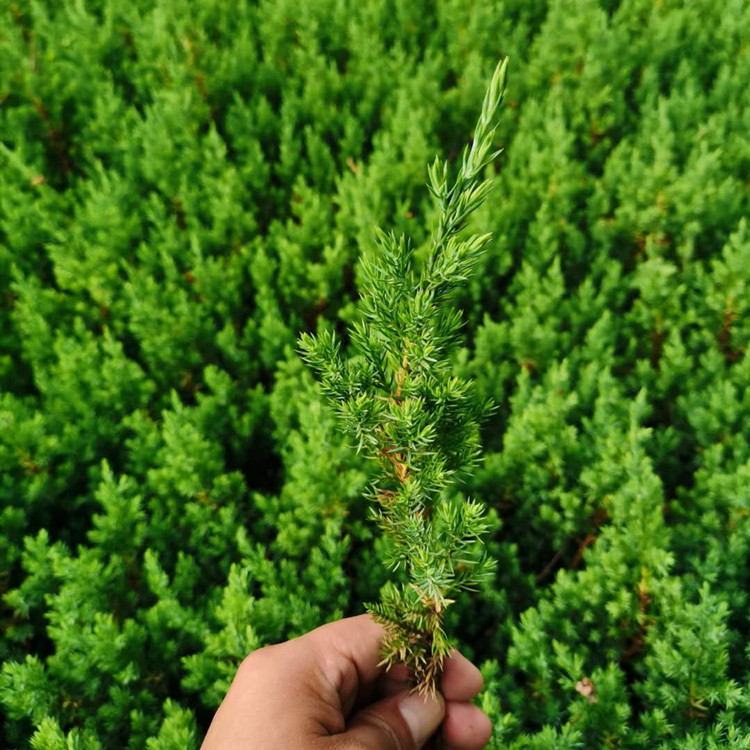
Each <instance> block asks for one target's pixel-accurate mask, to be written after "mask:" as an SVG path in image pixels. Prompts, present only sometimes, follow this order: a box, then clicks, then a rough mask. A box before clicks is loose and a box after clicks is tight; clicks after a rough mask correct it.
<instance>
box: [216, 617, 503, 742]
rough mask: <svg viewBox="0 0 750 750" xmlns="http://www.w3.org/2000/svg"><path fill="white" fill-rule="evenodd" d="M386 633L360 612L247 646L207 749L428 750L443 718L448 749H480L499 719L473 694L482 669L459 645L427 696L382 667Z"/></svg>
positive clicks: (399, 670)
mask: <svg viewBox="0 0 750 750" xmlns="http://www.w3.org/2000/svg"><path fill="white" fill-rule="evenodd" d="M382 637H383V629H382V628H381V627H380V625H377V624H376V623H375V622H373V620H372V619H371V618H370V617H369V615H362V616H361V617H352V618H349V619H346V620H339V621H338V622H333V623H330V624H328V625H323V626H322V627H320V628H317V629H316V630H313V631H311V632H310V633H307V634H305V635H303V636H301V637H300V638H295V639H294V640H292V641H287V642H286V643H281V644H279V645H276V646H269V647H267V648H263V649H260V650H258V651H255V652H254V653H252V654H250V656H248V657H247V658H246V659H245V661H244V662H243V663H242V665H241V666H240V668H239V670H238V671H237V674H236V676H235V678H234V681H233V682H232V685H231V687H230V688H229V692H228V693H227V695H226V697H225V698H224V701H223V703H222V704H221V706H219V709H218V711H217V712H216V715H215V716H214V719H213V722H212V723H211V727H210V728H209V730H208V734H207V735H206V739H205V741H204V742H203V745H202V746H201V750H421V748H423V747H425V743H426V742H427V741H428V739H429V738H430V737H431V736H432V734H433V733H434V732H435V731H436V730H438V728H439V727H440V725H441V724H442V727H441V728H440V731H441V732H442V736H443V743H444V744H443V748H444V750H481V748H483V747H484V746H485V745H486V744H487V742H488V741H489V738H490V735H491V732H492V726H491V724H490V721H489V719H488V718H487V717H486V716H485V714H484V713H483V712H482V711H481V710H480V709H479V708H478V707H477V706H475V705H473V704H472V703H471V700H472V699H473V698H474V697H475V696H476V695H477V693H479V691H480V690H481V689H482V676H481V674H480V673H479V670H478V669H477V668H476V667H475V666H474V665H473V664H472V663H471V662H470V661H469V660H468V659H466V658H465V657H464V656H462V655H461V654H459V653H458V652H457V651H454V652H453V654H452V655H451V656H450V658H449V659H448V660H447V661H446V664H445V671H444V673H443V679H442V682H441V694H438V695H437V696H436V697H434V698H427V699H425V698H422V697H420V696H418V695H414V694H412V693H411V692H410V691H409V689H408V686H407V685H406V682H405V679H406V672H405V670H404V669H403V668H399V667H396V668H394V669H392V670H390V671H388V672H385V671H384V669H383V667H380V666H378V661H379V658H378V648H379V645H380V641H381V639H382Z"/></svg>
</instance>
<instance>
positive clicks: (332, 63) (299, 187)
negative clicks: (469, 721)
mask: <svg viewBox="0 0 750 750" xmlns="http://www.w3.org/2000/svg"><path fill="white" fill-rule="evenodd" d="M0 19H2V20H1V21H0V384H1V388H0V593H1V594H2V600H0V660H2V662H3V667H2V671H1V672H0V746H2V747H7V748H18V749H22V748H23V749H25V748H34V750H58V749H60V750H62V749H63V748H66V749H73V748H80V749H81V750H94V749H95V748H127V749H128V750H129V749H131V748H133V749H135V748H148V750H177V749H178V748H180V749H183V750H184V749H185V748H197V747H198V745H199V744H200V738H201V737H202V735H203V733H204V732H205V729H206V727H207V726H208V722H209V721H210V718H211V715H212V712H213V710H214V709H215V707H216V706H217V705H218V703H219V701H220V700H221V698H222V696H223V694H224V692H225V690H226V688H227V686H228V684H229V681H230V680H231V677H232V675H233V674H234V671H235V669H236V668H237V665H238V664H239V662H240V661H241V660H242V658H243V657H244V656H245V655H246V654H247V653H248V651H250V650H252V649H254V648H256V647H257V646H259V645H263V644H266V643H272V642H275V641H278V640H281V639H285V638H288V637H291V636H294V635H296V634H299V633H302V632H305V631H306V630H309V629H310V628H313V627H315V626H316V625H318V624H320V623H322V622H324V621H326V620H329V619H333V618H336V617H340V616H343V615H348V614H354V613H358V612H360V611H361V610H362V602H363V601H366V600H371V599H373V598H377V593H378V589H379V587H380V586H381V585H382V583H383V581H384V580H385V573H384V572H383V570H382V569H381V567H380V565H379V562H378V542H377V540H376V539H374V538H373V531H372V528H371V527H370V525H369V523H368V522H367V521H366V520H365V519H366V508H364V507H363V502H362V500H361V496H362V493H363V491H364V489H365V488H366V486H367V483H368V481H369V473H370V472H371V470H372V468H371V467H370V466H369V465H368V464H366V463H365V462H363V461H362V460H360V459H358V458H357V456H356V455H355V453H354V451H353V450H352V449H351V448H350V446H348V445H347V443H346V441H345V439H344V438H343V437H342V435H341V434H340V432H339V430H338V428H337V425H336V422H335V420H334V418H333V416H332V415H331V414H330V412H329V411H328V410H327V409H326V408H325V406H324V403H323V400H322V397H321V395H320V393H319V391H318V390H317V388H316V386H315V385H314V383H313V380H312V378H311V376H310V375H309V373H308V372H306V371H305V368H304V367H303V366H302V365H301V363H300V361H299V358H298V356H297V354H296V353H295V346H296V339H297V336H298V333H299V332H301V331H314V330H317V329H319V328H320V327H321V326H328V327H335V328H337V329H338V330H339V331H340V332H343V331H344V330H345V329H346V325H347V324H348V323H350V322H352V321H353V320H355V319H356V318H357V315H358V310H357V298H358V279H359V273H360V270H359V269H360V265H359V262H360V259H361V258H363V257H365V256H367V255H368V254H370V253H374V252H376V251H377V250H376V244H375V240H374V232H373V228H374V226H375V225H376V224H379V225H380V226H382V227H384V228H386V229H393V230H395V231H396V232H406V233H408V234H409V235H410V236H411V237H412V238H413V239H414V241H415V243H416V244H417V245H418V246H421V247H426V244H427V242H428V241H429V231H430V227H431V222H432V220H433V218H434V216H435V207H434V205H433V204H432V202H431V201H430V199H429V195H428V193H427V189H426V187H425V181H426V176H427V171H426V169H427V165H428V163H430V162H431V161H432V160H433V158H434V156H435V155H436V154H440V155H441V156H443V157H447V158H451V159H453V158H455V157H456V155H458V154H459V153H460V148H461V147H462V146H463V144H464V142H465V141H466V139H467V138H468V137H469V136H470V134H471V130H472V127H473V123H474V121H475V119H476V116H477V113H478V112H479V107H480V104H481V99H482V95H483V93H484V88H485V85H486V83H487V81H488V79H489V76H490V74H491V72H492V70H493V69H494V67H495V64H496V63H497V60H498V59H500V58H501V57H502V56H505V55H509V56H510V59H511V63H510V71H509V86H508V92H507V96H506V100H505V104H504V106H503V112H502V117H501V124H500V127H499V129H498V145H499V146H502V147H503V148H505V153H504V154H503V156H502V157H501V159H500V160H499V164H498V167H497V174H496V175H495V188H494V190H493V193H492V194H491V197H490V200H489V201H488V202H487V204H485V206H484V207H483V208H482V209H481V210H480V211H479V212H478V214H477V215H476V217H475V219H474V220H473V222H472V228H473V229H475V230H476V231H491V232H493V235H494V239H493V242H492V244H491V245H490V250H489V252H488V253H487V254H486V256H485V257H484V259H483V260H482V262H481V265H480V268H479V272H478V273H477V274H476V276H475V278H474V279H473V280H472V281H471V282H470V283H469V284H468V285H467V286H466V288H465V289H464V290H463V291H462V293H461V294H460V295H459V296H458V297H457V299H456V304H457V305H458V306H460V308H461V309H462V310H463V311H464V313H465V318H466V321H467V323H466V328H465V334H466V335H465V341H464V347H463V348H462V349H461V352H460V355H459V356H458V357H457V359H456V362H455V368H456V371H457V373H459V374H461V375H463V376H464V377H473V378H475V379H476V382H477V387H478V389H479V391H480V393H481V394H482V395H486V396H490V397H492V398H493V399H494V401H495V402H496V404H497V405H498V410H497V413H496V415H495V416H494V417H493V418H492V419H491V420H490V421H489V422H488V423H487V424H486V425H485V428H484V432H483V443H484V446H485V451H484V460H483V463H482V464H481V465H480V468H479V469H478V471H477V472H476V473H475V476H474V478H473V479H472V480H471V481H470V482H469V483H468V486H466V487H465V488H464V489H465V491H466V492H467V493H468V494H470V495H471V496H473V497H476V498H479V499H480V500H482V501H484V502H485V503H486V504H487V505H488V507H489V508H490V514H491V517H492V519H493V529H494V530H493V533H492V535H491V538H490V539H489V540H488V544H489V545H490V547H491V550H492V554H493V555H494V556H495V557H497V558H498V559H499V561H500V564H499V567H498V574H497V578H496V580H495V582H494V583H493V584H492V585H488V586H486V587H485V588H484V589H483V590H482V592H481V593H480V594H479V595H477V596H474V597H471V598H468V597H467V598H465V599H462V600H461V601H459V602H458V604H457V605H456V606H455V607H453V608H452V618H453V619H452V621H451V633H452V634H453V635H454V636H455V638H456V640H457V643H458V644H459V645H460V646H461V648H462V649H463V650H464V651H465V652H466V653H467V654H469V655H470V656H472V657H473V658H474V659H475V660H476V661H477V662H478V663H480V664H483V665H484V671H485V675H486V678H487V690H486V693H485V695H484V696H483V699H482V700H483V705H484V707H485V709H486V710H487V711H488V712H489V713H490V714H491V716H492V718H493V721H494V722H495V725H496V731H495V739H494V740H493V743H494V745H493V747H494V748H506V747H507V748H514V749H516V750H521V749H522V748H523V749H526V748H529V749H536V748H538V749H539V750H547V749H548V748H552V749H560V750H562V749H563V748H576V747H579V748H665V749H666V748H685V749H686V750H702V749H703V748H706V749H707V750H708V749H711V748H720V747H721V748H723V747H727V748H750V646H749V642H750V602H749V600H748V592H749V589H750V441H749V440H748V432H749V431H750V427H748V425H750V388H749V386H750V350H749V349H748V343H749V341H750V316H749V315H748V312H750V227H748V225H747V222H746V220H745V219H744V218H743V217H746V216H747V213H748V195H749V193H748V175H749V174H750V141H749V140H748V137H747V135H748V132H750V106H749V104H750V102H749V99H750V95H749V94H748V85H747V82H748V81H750V49H749V43H748V34H747V29H748V28H750V5H749V4H748V3H747V2H746V1H745V0H726V2H721V3H720V2H716V0H693V1H692V2H677V1H675V0H630V1H628V0H624V1H623V2H616V1H614V0H610V1H609V2H607V1H606V0H600V1H599V2H593V1H590V0H576V1H572V0H568V1H567V2H565V1H563V0H551V1H550V2H545V1H543V0H508V1H507V2H498V1H488V2H475V1H473V0H472V1H470V0H440V2H434V1H430V2H427V1H426V0H425V1H420V0H413V1H410V2H396V1H395V0H393V1H392V2H387V1H386V0H357V2H354V1H350V0H338V1H337V0H298V1H295V0H268V1H267V2H260V3H249V2H238V1H236V0H234V1H232V2H229V1H228V0H212V1H211V2H208V0H196V2H192V3H183V2H177V0H157V1H156V2H145V1H143V0H128V1H126V0H98V1H96V0H64V1H63V0H59V1H57V2H31V1H29V0H27V1H17V2H8V0H0ZM493 169H494V168H493ZM589 683H590V687H589Z"/></svg>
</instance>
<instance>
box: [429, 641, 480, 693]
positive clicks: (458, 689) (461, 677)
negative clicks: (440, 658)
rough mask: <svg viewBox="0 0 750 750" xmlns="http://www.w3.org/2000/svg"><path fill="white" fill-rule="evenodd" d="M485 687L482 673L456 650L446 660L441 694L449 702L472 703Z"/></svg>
mask: <svg viewBox="0 0 750 750" xmlns="http://www.w3.org/2000/svg"><path fill="white" fill-rule="evenodd" d="M483 685H484V679H483V678H482V673H481V672H480V671H479V670H478V669H477V668H476V667H475V666H474V665H473V664H472V663H471V662H470V661H469V660H468V659H467V658H466V657H465V656H463V654H460V653H459V652H458V651H456V650H455V649H454V650H453V652H452V653H451V655H450V656H449V657H448V658H447V659H446V660H445V667H444V669H443V678H442V680H441V682H440V692H441V693H442V694H443V695H444V696H445V699H446V700H447V701H470V700H471V699H472V698H474V697H475V696H476V695H478V693H479V691H480V690H481V689H482V687H483Z"/></svg>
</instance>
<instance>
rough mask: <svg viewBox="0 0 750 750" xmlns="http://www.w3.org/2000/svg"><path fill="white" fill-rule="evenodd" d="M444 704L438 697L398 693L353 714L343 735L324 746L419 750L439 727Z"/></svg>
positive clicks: (373, 749) (406, 692)
mask: <svg viewBox="0 0 750 750" xmlns="http://www.w3.org/2000/svg"><path fill="white" fill-rule="evenodd" d="M444 716H445V703H444V702H443V698H442V697H441V696H440V695H439V694H438V695H436V696H435V697H434V698H433V697H422V696H421V695H417V694H414V693H411V692H409V691H408V690H405V691H402V692H401V693H399V694H398V695H395V696H393V697H391V698H386V699H385V700H382V701H380V702H379V703H373V704H372V705H370V706H368V707H367V708H365V709H363V710H362V711H359V712H358V713H356V714H355V715H354V716H353V717H352V719H351V721H350V723H349V727H348V729H347V731H346V732H344V733H342V734H339V735H337V736H336V737H331V739H330V743H329V744H327V745H324V747H331V748H342V749H343V748H348V747H358V748H362V750H365V748H366V749H367V750H420V748H422V746H423V745H424V743H425V742H426V741H427V740H428V739H429V738H430V736H431V735H432V734H433V733H434V732H435V730H436V729H437V728H438V727H439V726H440V722H441V721H442V720H443V717H444Z"/></svg>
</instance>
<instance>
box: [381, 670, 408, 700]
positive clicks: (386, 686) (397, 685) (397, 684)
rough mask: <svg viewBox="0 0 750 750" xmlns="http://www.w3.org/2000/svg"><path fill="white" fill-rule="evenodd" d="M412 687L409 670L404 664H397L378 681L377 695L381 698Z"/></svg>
mask: <svg viewBox="0 0 750 750" xmlns="http://www.w3.org/2000/svg"><path fill="white" fill-rule="evenodd" d="M410 687H411V683H410V679H409V670H408V669H407V668H406V667H405V666H404V665H403V664H396V665H395V666H393V667H391V668H390V669H389V670H388V671H387V672H384V673H383V674H382V675H380V678H379V679H378V682H377V695H378V696H380V697H381V698H388V697H390V696H391V695H396V693H400V692H401V691H402V690H406V689H407V688H410Z"/></svg>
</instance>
